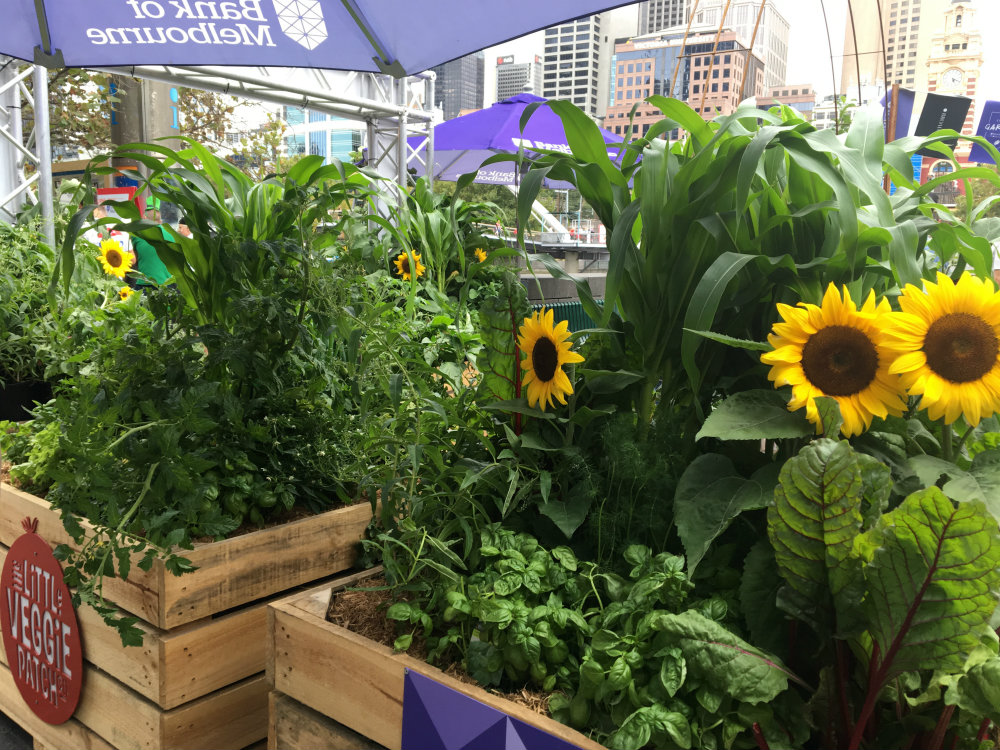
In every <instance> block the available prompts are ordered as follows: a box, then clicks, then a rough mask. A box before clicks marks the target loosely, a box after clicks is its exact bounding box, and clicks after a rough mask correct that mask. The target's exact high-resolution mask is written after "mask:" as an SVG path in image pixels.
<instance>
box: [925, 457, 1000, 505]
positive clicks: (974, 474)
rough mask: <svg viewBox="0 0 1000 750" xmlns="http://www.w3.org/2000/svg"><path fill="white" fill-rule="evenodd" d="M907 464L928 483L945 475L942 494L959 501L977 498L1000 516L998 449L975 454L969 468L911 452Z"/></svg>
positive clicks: (934, 481)
mask: <svg viewBox="0 0 1000 750" xmlns="http://www.w3.org/2000/svg"><path fill="white" fill-rule="evenodd" d="M910 466H912V467H913V470H914V471H915V472H916V473H917V476H918V477H919V478H920V480H921V481H922V482H923V483H924V484H925V485H927V486H933V485H936V484H938V482H939V480H940V479H941V477H947V481H945V482H944V484H943V486H942V489H943V490H944V494H946V495H947V496H948V497H950V498H952V499H953V500H957V501H959V502H962V503H964V502H968V501H970V500H979V501H980V502H982V503H985V504H986V507H987V509H988V510H989V511H990V513H991V514H992V515H993V517H994V518H996V519H998V520H1000V450H997V449H995V448H994V449H990V450H985V451H983V452H982V453H978V454H976V457H975V458H974V459H972V466H970V467H969V470H968V471H963V470H962V469H960V468H958V467H957V466H955V464H953V463H951V462H950V461H943V460H941V459H939V458H934V457H933V456H914V457H913V458H911V459H910Z"/></svg>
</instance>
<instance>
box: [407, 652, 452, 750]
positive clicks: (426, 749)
mask: <svg viewBox="0 0 1000 750" xmlns="http://www.w3.org/2000/svg"><path fill="white" fill-rule="evenodd" d="M409 674H410V673H409V670H407V677H406V681H405V682H404V684H403V743H402V749H401V750H419V749H421V748H422V749H423V750H446V748H447V746H446V745H445V744H444V740H442V739H441V735H439V734H438V731H437V729H436V728H435V726H434V719H432V718H431V716H430V714H429V713H428V712H427V709H426V708H425V707H424V703H423V701H421V700H420V696H418V695H414V693H416V691H415V690H412V689H411V687H410V681H409Z"/></svg>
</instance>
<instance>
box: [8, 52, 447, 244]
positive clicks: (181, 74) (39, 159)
mask: <svg viewBox="0 0 1000 750" xmlns="http://www.w3.org/2000/svg"><path fill="white" fill-rule="evenodd" d="M4 64H6V65H7V67H6V68H4V69H3V70H2V71H0V172H2V174H0V220H3V221H8V222H9V221H11V220H12V219H13V217H14V215H15V214H16V213H17V211H18V210H19V209H20V208H21V207H22V206H23V205H24V200H25V199H27V200H31V201H32V202H40V203H41V216H42V223H43V234H44V236H45V239H46V242H48V244H49V245H50V246H53V245H54V242H55V236H54V229H53V227H54V225H53V215H54V213H53V204H52V200H53V196H52V159H51V147H50V138H49V121H48V115H49V113H48V108H47V107H43V108H41V109H39V108H37V107H35V108H34V109H35V122H34V128H33V130H32V134H31V136H29V139H28V143H29V145H30V144H32V143H34V146H35V152H34V153H32V151H31V150H30V149H29V148H25V147H24V145H23V130H22V120H21V101H22V100H24V101H27V102H28V103H31V104H33V99H32V94H31V92H30V91H29V90H28V89H27V87H26V86H25V85H24V81H25V80H26V79H27V78H28V77H29V76H34V91H35V97H34V98H35V99H36V100H40V101H45V102H47V101H48V78H47V77H46V73H47V70H46V68H44V67H42V66H40V65H32V64H29V63H20V61H18V60H11V59H9V58H8V59H6V60H0V66H2V65H4ZM90 69H91V70H96V71H99V72H103V73H107V74H110V75H118V76H130V77H133V78H146V79H149V80H153V81H161V82H164V83H169V84H172V85H176V86H184V87H187V88H194V89H202V90H205V91H213V92H215V93H219V94H227V95H230V96H236V97H242V98H246V99H251V100H255V101H260V102H265V103H269V104H277V105H287V106H294V107H302V108H303V109H309V110H313V111H316V112H324V113H326V114H329V115H333V116H335V117H342V118H346V119H353V120H358V121H361V122H364V123H365V125H366V135H367V148H368V166H369V167H371V168H373V169H375V170H376V171H378V172H379V173H380V174H382V175H384V176H386V177H388V178H391V179H393V180H394V181H395V182H396V183H397V184H398V185H399V186H401V187H404V188H405V186H406V184H407V179H408V176H407V171H406V165H407V163H408V161H409V160H410V159H411V158H412V153H413V150H412V149H410V148H409V145H408V142H407V139H408V138H409V136H411V135H420V136H423V137H425V138H427V139H429V144H430V145H429V146H428V148H429V149H431V153H433V140H434V127H433V125H434V123H433V108H434V77H435V76H434V73H433V72H428V73H422V74H420V75H417V76H409V77H407V78H394V77H392V76H390V75H385V74H381V73H364V72H351V73H348V74H347V76H341V77H340V79H339V81H338V82H339V85H340V87H341V90H342V91H343V90H345V89H352V90H355V91H361V92H363V93H362V95H361V96H357V95H348V94H346V93H340V94H338V93H334V83H333V82H332V81H331V80H330V77H329V75H327V72H326V71H324V70H318V69H314V70H312V71H311V73H312V75H313V78H314V80H315V84H316V85H315V88H303V87H297V86H289V85H286V84H283V83H282V82H281V80H280V77H279V76H280V71H281V70H282V69H281V68H263V67H262V68H256V69H247V68H226V67H210V66H176V65H137V66H131V67H107V68H103V67H95V68H90ZM419 84H422V89H423V90H422V91H420V88H421V86H420V85H419ZM5 147H6V150H5ZM28 162H30V163H31V164H33V165H35V170H36V171H35V172H34V174H32V175H31V176H30V177H28V176H26V173H25V169H24V167H25V164H26V163H28ZM36 182H37V183H38V195H37V197H36V196H35V195H34V193H33V191H32V190H31V189H30V188H31V187H32V186H33V185H34V184H35V183H36ZM8 183H9V186H8Z"/></svg>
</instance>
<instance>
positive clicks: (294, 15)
mask: <svg viewBox="0 0 1000 750" xmlns="http://www.w3.org/2000/svg"><path fill="white" fill-rule="evenodd" d="M272 2H273V3H274V11H275V13H277V14H278V22H279V23H280V24H281V30H282V31H283V32H285V35H286V36H287V37H288V38H289V39H291V40H292V41H295V42H298V43H299V44H301V45H302V46H303V47H305V48H306V49H316V47H318V46H319V45H320V44H321V43H322V42H324V41H325V40H326V22H325V21H324V20H323V8H322V7H321V6H320V4H319V0H272Z"/></svg>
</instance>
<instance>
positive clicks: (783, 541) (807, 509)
mask: <svg viewBox="0 0 1000 750" xmlns="http://www.w3.org/2000/svg"><path fill="white" fill-rule="evenodd" d="M862 487H863V481H862V466H861V463H860V462H859V461H858V459H857V454H855V453H854V451H853V450H852V449H851V447H850V444H848V443H847V442H846V441H839V442H838V441H834V440H829V439H826V438H824V439H821V440H817V441H815V442H814V443H812V444H811V445H809V446H807V447H805V448H803V449H802V451H801V452H800V453H799V455H798V456H796V457H795V458H792V459H789V461H788V462H787V463H786V464H785V465H784V466H783V467H782V469H781V475H780V477H779V480H778V487H777V489H776V490H775V491H774V506H772V507H771V508H770V509H769V510H768V513H767V518H768V522H767V532H768V537H769V538H770V540H771V544H772V545H773V547H774V555H775V559H776V560H777V563H778V570H779V572H780V573H781V576H782V578H784V579H785V581H786V582H787V583H788V585H789V586H790V587H791V588H792V589H793V590H794V591H795V592H796V593H797V594H798V595H799V597H798V598H799V599H800V600H801V599H804V600H806V601H807V602H810V603H812V604H813V605H814V606H815V607H816V609H818V610H821V611H822V610H825V609H829V608H830V605H831V604H834V605H836V611H837V617H838V620H839V621H838V622H837V623H836V627H837V629H838V630H839V631H840V632H842V633H843V632H845V631H847V630H849V629H851V628H852V627H854V626H855V623H854V622H849V621H848V620H853V618H852V617H851V614H852V613H856V610H857V608H856V606H855V605H856V602H857V601H858V600H860V593H859V591H858V588H859V586H860V582H861V581H860V576H859V569H860V561H859V560H858V559H857V558H855V557H853V556H852V555H851V554H850V553H851V546H852V543H853V541H854V538H855V537H856V536H857V535H858V534H859V533H861V530H862V515H861V494H862ZM819 621H820V622H823V619H822V618H820V620H819Z"/></svg>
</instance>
